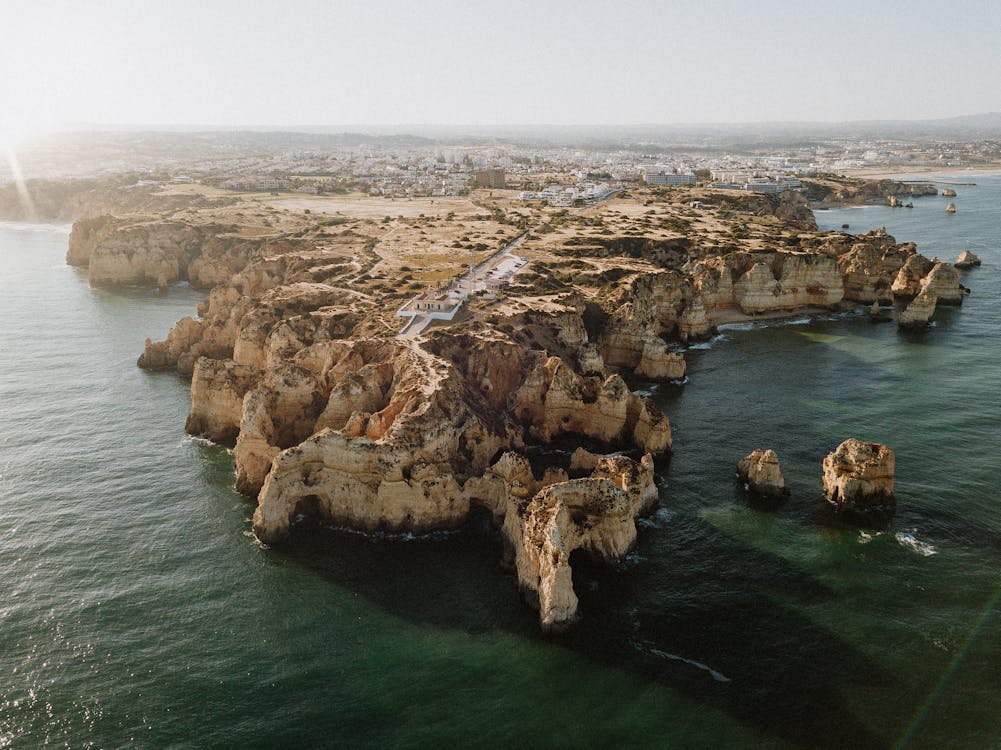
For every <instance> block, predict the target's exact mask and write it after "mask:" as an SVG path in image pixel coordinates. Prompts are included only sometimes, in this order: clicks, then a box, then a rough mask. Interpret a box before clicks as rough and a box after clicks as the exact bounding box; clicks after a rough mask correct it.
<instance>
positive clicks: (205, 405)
mask: <svg viewBox="0 0 1001 750" xmlns="http://www.w3.org/2000/svg"><path fill="white" fill-rule="evenodd" d="M259 375H260V373H259V372H258V371H257V370H254V369H253V368H249V367H244V366H243V365H238V364H236V363H235V362H232V361H229V360H218V359H208V358H207V357H202V358H200V359H199V360H198V362H197V363H196V365H195V369H194V373H193V375H192V378H191V411H190V412H189V413H188V421H187V422H186V423H185V425H184V431H185V432H187V433H188V434H189V435H201V436H203V437H206V438H208V439H209V440H212V441H214V442H217V443H223V444H228V445H232V444H233V443H235V442H236V437H237V435H239V433H240V420H241V418H242V415H243V398H244V396H246V395H247V391H249V390H250V389H251V388H252V387H253V385H254V383H255V381H256V380H257V378H258V377H259Z"/></svg>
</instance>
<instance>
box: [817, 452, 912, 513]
mask: <svg viewBox="0 0 1001 750" xmlns="http://www.w3.org/2000/svg"><path fill="white" fill-rule="evenodd" d="M893 470H894V455H893V450H892V449H890V448H889V447H887V446H885V445H882V444H881V443H870V442H866V441H863V440H858V439H856V438H849V439H848V440H845V441H844V442H843V443H842V444H841V445H839V446H838V447H837V449H836V450H835V451H834V452H833V453H829V454H828V455H827V457H826V458H825V459H824V491H825V492H826V494H827V499H828V500H830V501H831V502H832V503H834V504H836V505H837V506H839V507H841V508H845V509H862V510H864V509H867V508H875V507H879V506H885V505H892V504H894V503H895V502H896V500H895V499H894V497H893Z"/></svg>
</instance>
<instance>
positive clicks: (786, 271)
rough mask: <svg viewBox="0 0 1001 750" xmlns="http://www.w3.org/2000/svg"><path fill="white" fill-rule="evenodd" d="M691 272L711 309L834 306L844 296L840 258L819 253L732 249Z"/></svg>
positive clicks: (755, 310)
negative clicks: (838, 264)
mask: <svg viewBox="0 0 1001 750" xmlns="http://www.w3.org/2000/svg"><path fill="white" fill-rule="evenodd" d="M691 272H692V277H693V282H694V285H695V288H696V289H697V290H698V291H699V293H700V294H701V295H702V299H703V301H704V303H705V304H706V306H707V307H709V308H710V310H719V309H727V308H730V309H737V310H739V311H741V312H743V313H748V314H754V313H762V312H775V311H790V310H795V309H797V308H805V307H820V308H834V307H836V306H837V305H838V303H840V302H841V300H842V299H843V298H844V294H845V290H844V282H843V281H842V278H841V274H840V272H839V270H838V266H837V261H836V260H835V259H834V258H833V257H831V256H829V255H826V254H820V253H808V252H785V251H780V252H775V253H754V254H750V253H731V254H729V255H725V256H722V257H719V258H710V259H707V260H704V261H699V262H697V263H695V264H694V265H693V266H691Z"/></svg>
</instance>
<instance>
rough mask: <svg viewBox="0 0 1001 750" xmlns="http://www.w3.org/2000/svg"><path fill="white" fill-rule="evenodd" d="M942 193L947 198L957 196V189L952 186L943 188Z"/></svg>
mask: <svg viewBox="0 0 1001 750" xmlns="http://www.w3.org/2000/svg"><path fill="white" fill-rule="evenodd" d="M942 195H943V197H945V198H955V197H956V191H955V190H953V189H952V188H942Z"/></svg>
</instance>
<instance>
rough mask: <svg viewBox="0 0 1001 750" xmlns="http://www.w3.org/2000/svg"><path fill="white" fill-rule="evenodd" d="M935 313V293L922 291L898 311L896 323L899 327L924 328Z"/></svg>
mask: <svg viewBox="0 0 1001 750" xmlns="http://www.w3.org/2000/svg"><path fill="white" fill-rule="evenodd" d="M934 314H935V295H934V294H931V293H930V292H927V291H923V292H921V293H920V294H918V296H917V297H915V298H914V299H912V300H911V301H910V302H909V303H907V306H906V307H905V308H904V309H903V310H901V311H900V315H899V316H898V318H897V325H899V326H900V327H901V328H925V327H926V326H927V325H928V324H929V323H930V322H931V319H932V316H933V315H934Z"/></svg>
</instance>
